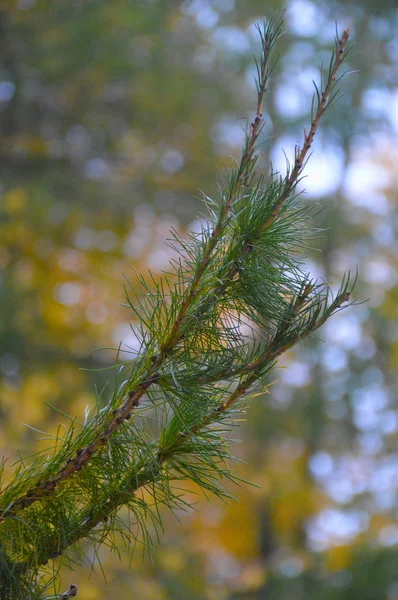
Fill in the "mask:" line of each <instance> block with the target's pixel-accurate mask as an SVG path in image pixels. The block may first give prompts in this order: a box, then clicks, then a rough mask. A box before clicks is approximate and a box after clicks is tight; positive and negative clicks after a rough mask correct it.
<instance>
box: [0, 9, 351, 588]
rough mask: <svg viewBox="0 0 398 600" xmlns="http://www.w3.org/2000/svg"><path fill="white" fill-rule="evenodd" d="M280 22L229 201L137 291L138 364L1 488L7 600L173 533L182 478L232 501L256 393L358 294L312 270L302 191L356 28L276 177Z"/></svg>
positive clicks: (271, 29) (265, 40) (216, 204)
mask: <svg viewBox="0 0 398 600" xmlns="http://www.w3.org/2000/svg"><path fill="white" fill-rule="evenodd" d="M281 28H282V23H281V22H276V20H275V19H271V21H270V22H268V23H264V25H263V26H262V27H259V28H258V29H259V34H260V38H261V45H262V53H261V58H260V61H259V62H258V63H256V64H257V104H256V113H255V116H254V119H253V120H252V122H251V123H248V124H247V128H246V133H245V141H244V146H243V149H242V153H241V158H240V160H239V161H238V162H237V163H236V167H235V168H234V169H233V170H232V172H231V173H230V174H229V175H228V176H227V177H226V178H225V181H224V182H223V183H222V185H221V187H220V192H221V193H220V198H219V200H218V201H215V200H213V199H211V198H208V197H207V196H204V197H203V202H204V205H205V207H206V210H207V213H206V217H205V218H204V219H203V220H202V229H201V231H200V233H191V234H190V235H188V236H186V237H184V236H180V235H179V234H177V233H175V232H173V233H172V239H171V240H170V241H169V243H170V245H171V246H172V248H173V249H174V250H175V256H176V258H175V259H174V260H173V261H172V262H171V265H170V271H169V272H168V273H166V274H165V275H164V277H163V279H162V280H161V281H157V280H155V279H154V278H152V277H149V278H148V276H147V277H145V278H144V277H142V276H137V281H138V289H135V290H133V289H132V288H130V287H129V288H128V289H126V298H127V304H128V306H129V307H130V308H131V310H132V312H133V314H134V320H138V322H139V325H138V328H137V331H136V333H137V335H138V336H139V339H140V344H141V347H140V351H139V353H138V355H137V356H136V357H135V358H134V359H133V360H131V361H129V362H128V363H124V364H118V368H117V373H118V376H117V378H116V385H115V389H114V393H113V395H112V397H111V398H110V399H109V401H108V403H107V404H106V406H104V407H101V406H100V405H98V406H97V407H95V408H94V409H92V410H90V411H87V413H86V415H85V418H84V420H83V421H81V422H80V421H78V420H77V419H71V421H70V427H69V429H68V430H67V432H66V433H65V431H64V429H61V428H60V429H59V431H58V434H57V435H56V436H48V438H47V439H48V441H49V449H48V450H47V451H46V452H45V453H41V454H40V455H38V456H36V457H34V458H31V459H30V461H28V462H25V461H23V460H21V462H20V464H19V465H18V466H17V467H16V469H15V472H14V473H13V479H12V481H11V483H9V484H8V485H5V486H4V487H3V489H2V492H1V495H0V598H1V599H10V600H11V599H12V600H14V599H15V600H20V599H26V598H43V597H44V596H43V594H44V593H45V588H46V587H47V586H48V581H49V579H48V577H47V579H46V581H47V584H46V585H45V584H44V581H45V579H41V578H42V577H45V576H48V569H49V568H54V567H53V564H54V563H53V559H55V558H57V557H59V556H60V555H62V556H65V555H66V557H67V559H68V560H71V561H72V556H73V560H77V557H78V555H79V553H78V552H77V553H76V549H78V548H79V547H80V546H79V544H80V543H81V542H82V541H83V540H86V539H90V540H91V541H93V542H94V543H96V544H98V543H106V544H108V545H109V546H110V547H111V548H113V549H115V550H117V547H118V545H119V544H120V541H121V540H124V541H126V543H128V544H131V542H132V541H139V542H140V543H143V544H144V545H148V544H149V543H150V538H149V528H148V519H149V520H151V521H152V523H153V524H154V527H155V530H156V531H157V530H159V529H161V528H162V522H161V517H160V513H159V510H158V509H159V506H160V505H162V504H165V505H167V506H168V507H169V508H170V509H172V510H175V509H177V508H181V507H184V495H183V493H182V492H181V489H180V487H179V486H180V484H179V482H183V481H185V480H187V479H190V480H192V481H194V482H195V483H196V484H197V485H198V486H200V487H201V488H202V489H203V490H204V491H205V492H212V493H214V494H216V495H217V496H220V497H224V498H229V497H231V493H230V492H229V491H228V490H227V489H225V488H224V487H223V480H226V479H229V480H236V477H235V476H234V474H233V472H232V470H231V466H230V465H231V464H232V463H231V458H233V457H232V456H231V450H230V448H229V443H228V432H230V431H231V427H232V426H233V425H234V424H237V423H238V422H239V421H240V420H242V413H243V411H244V408H245V406H246V403H247V401H248V399H249V398H250V395H251V394H252V392H253V391H254V390H256V391H258V390H259V389H260V390H261V389H262V390H263V391H265V390H266V386H265V383H264V378H265V377H266V376H267V375H268V373H269V372H270V371H271V370H272V368H273V367H274V366H275V364H276V361H277V359H278V357H279V356H280V355H281V354H282V353H283V352H285V351H286V350H288V349H289V348H291V347H292V346H293V345H294V344H296V343H297V342H301V341H302V340H304V339H305V338H306V337H308V336H309V335H311V334H312V333H314V332H315V331H316V330H317V329H318V328H319V327H320V326H321V325H323V323H325V321H326V320H327V319H328V318H329V317H330V316H331V315H332V314H334V313H335V312H337V311H339V310H340V309H341V308H342V306H343V304H345V303H347V302H348V301H349V300H350V294H351V290H352V283H351V281H350V277H349V275H348V276H347V277H345V278H344V280H343V282H342V284H341V287H340V289H339V291H338V292H337V294H335V296H333V295H332V293H331V291H330V289H329V287H328V286H327V285H326V284H325V283H324V282H319V281H313V280H312V279H310V278H309V276H308V274H307V273H306V272H305V270H304V268H303V266H302V264H301V262H300V258H299V251H301V250H302V249H303V248H304V247H305V245H306V244H307V243H308V239H309V238H311V236H313V234H314V229H313V228H312V227H311V225H310V222H309V218H310V216H311V215H310V213H311V209H309V208H308V207H307V206H303V205H301V204H300V198H299V196H300V193H299V191H298V188H297V186H298V184H299V182H300V179H301V174H302V171H303V168H304V166H305V162H306V160H307V159H308V153H309V150H310V147H311V144H312V142H313V140H314V136H315V134H316V132H317V129H318V126H319V122H320V119H321V118H322V115H323V114H324V112H325V110H326V109H327V108H328V107H329V106H330V105H331V103H332V102H333V101H334V100H335V99H336V97H337V96H338V94H339V91H338V89H337V84H338V81H339V77H338V76H337V73H338V71H339V69H340V67H341V65H342V64H343V62H344V61H345V60H346V58H347V48H346V45H347V39H348V35H349V32H348V30H347V31H344V32H343V34H342V36H341V38H340V39H339V38H336V48H335V52H334V53H333V55H332V58H331V61H330V67H329V70H328V73H327V76H326V81H325V82H324V84H323V85H322V89H320V90H319V89H318V88H316V91H315V96H314V102H313V106H312V115H311V123H310V126H309V130H308V133H307V131H306V130H304V139H303V142H302V145H299V146H297V147H296V149H295V161H294V164H292V165H287V171H286V173H285V174H283V175H281V174H280V173H276V172H274V171H272V169H271V172H270V173H269V174H267V175H265V174H264V173H262V172H261V170H260V169H259V166H258V153H257V145H258V138H259V136H260V134H261V131H262V127H263V114H262V112H263V108H262V106H263V98H264V94H265V92H266V89H267V83H268V80H269V77H270V73H271V71H272V67H273V65H272V64H271V62H270V61H271V60H272V53H273V50H274V46H275V43H276V41H277V39H278V37H279V36H280V35H281ZM136 298H139V301H138V302H137V301H136ZM61 432H62V433H61ZM122 507H125V509H126V510H127V511H128V513H129V517H128V518H126V512H123V513H121V511H120V509H121V508H122ZM122 517H123V518H122ZM152 529H153V528H152ZM71 548H73V549H74V550H75V552H74V554H73V555H72V554H71ZM55 577H56V573H55V574H54V577H53V580H54V579H55ZM50 579H51V578H50ZM47 589H48V587H47Z"/></svg>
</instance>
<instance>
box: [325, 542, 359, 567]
mask: <svg viewBox="0 0 398 600" xmlns="http://www.w3.org/2000/svg"><path fill="white" fill-rule="evenodd" d="M352 552H353V547H352V546H347V545H341V546H333V547H331V548H329V550H328V551H327V552H326V555H325V560H326V566H327V568H328V570H329V571H341V570H342V569H346V568H347V567H348V566H349V564H350V561H351V556H352Z"/></svg>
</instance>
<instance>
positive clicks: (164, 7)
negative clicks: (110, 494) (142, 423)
mask: <svg viewBox="0 0 398 600" xmlns="http://www.w3.org/2000/svg"><path fill="white" fill-rule="evenodd" d="M283 9H285V10H286V15H285V28H286V30H287V32H286V34H285V35H284V36H283V38H282V39H281V40H280V42H279V48H278V50H279V54H280V58H279V67H278V69H277V70H276V72H275V74H274V77H273V78H272V80H271V84H270V86H269V90H268V92H267V96H266V102H265V120H266V127H265V130H264V134H263V142H264V143H263V145H262V152H263V155H264V163H265V165H267V164H269V162H270V161H272V162H273V164H274V166H275V167H276V168H280V169H281V170H282V172H283V171H284V164H285V157H284V155H283V152H282V149H284V150H285V151H286V153H287V155H288V156H290V157H291V155H292V151H293V149H294V144H295V143H296V142H297V141H298V140H299V139H301V137H302V127H303V125H304V124H306V123H307V121H308V114H309V109H310V105H311V95H312V92H313V86H312V80H313V79H314V80H315V81H319V78H320V72H319V66H320V64H321V63H322V62H327V61H328V57H329V55H330V49H331V45H332V42H333V36H334V32H335V22H337V23H338V25H339V27H340V28H343V27H346V26H350V27H351V31H352V37H353V39H355V41H356V46H357V50H358V52H359V54H358V55H357V56H355V58H353V59H352V60H351V62H350V64H349V67H350V68H353V69H359V70H360V72H359V73H357V74H355V75H353V76H352V77H351V78H350V79H348V80H346V81H345V85H346V87H347V88H348V93H347V95H346V96H345V97H344V98H343V99H342V100H341V101H340V103H339V104H338V105H335V106H334V107H333V110H331V111H330V112H328V114H327V115H326V118H325V120H324V122H323V124H322V126H321V130H320V134H319V137H318V139H317V141H316V144H315V145H314V151H315V153H314V155H313V156H312V158H311V160H310V163H309V165H308V167H307V170H306V175H308V178H307V179H306V180H304V182H303V186H304V187H305V188H306V191H307V194H306V196H305V199H304V201H305V202H316V203H318V204H319V208H321V209H323V210H322V211H321V213H320V214H318V215H317V217H316V222H317V224H319V225H320V226H321V227H323V228H324V229H325V231H324V232H323V236H322V238H321V239H319V240H317V242H316V248H315V249H314V250H313V251H310V252H309V253H308V257H307V259H306V261H307V264H308V270H309V271H310V272H311V273H312V274H313V275H315V276H320V277H323V278H325V279H326V280H327V281H330V282H333V281H336V282H338V281H339V280H340V279H341V275H342V273H343V272H344V271H346V270H347V269H353V270H355V268H356V266H357V265H358V267H359V281H358V284H357V288H356V296H357V297H358V298H359V299H366V298H369V301H368V302H367V303H365V304H362V305H360V306H357V307H353V308H350V309H349V310H347V311H344V312H343V313H341V314H339V315H337V316H335V317H333V319H331V321H330V322H328V323H327V324H326V326H325V327H324V328H323V329H322V330H321V332H320V333H319V336H318V339H316V338H314V339H312V340H307V341H306V342H305V343H304V344H303V346H302V347H300V348H295V349H294V350H293V351H290V352H289V353H287V355H286V358H284V359H283V360H282V361H281V362H280V368H279V369H277V370H276V371H275V373H276V375H275V379H277V381H275V383H274V385H272V387H271V390H270V391H271V394H267V395H263V396H258V397H257V398H255V400H254V401H253V402H252V404H251V407H250V410H249V411H248V414H247V422H246V423H245V425H244V427H243V428H242V430H241V431H240V432H239V437H241V438H242V443H241V444H240V445H236V447H235V452H236V453H237V454H238V456H239V457H240V458H241V459H242V461H244V462H242V463H241V464H240V465H239V466H237V467H235V469H236V472H237V474H239V475H240V476H242V477H243V478H246V479H249V480H250V481H252V482H253V483H254V484H255V485H256V486H258V487H254V486H253V487H251V486H248V485H243V487H242V488H240V489H236V490H235V493H236V495H237V496H238V498H239V502H238V503H232V504H230V505H226V504H223V503H222V502H221V501H216V500H214V499H211V498H210V499H209V500H207V499H206V498H204V497H203V496H201V495H198V491H197V490H196V489H195V487H194V486H193V485H192V484H187V486H186V488H187V492H186V497H187V501H188V503H189V504H191V505H192V509H191V510H189V511H187V512H186V513H181V514H179V515H178V517H179V519H180V522H178V520H177V519H176V518H175V517H174V516H173V515H172V514H170V513H167V512H166V511H165V512H164V515H163V516H164V519H165V534H164V535H163V536H162V537H161V539H160V543H159V544H155V547H154V549H153V551H152V555H151V556H149V555H148V553H144V554H143V548H140V547H137V548H136V549H135V553H134V554H133V558H132V560H131V561H129V559H128V555H127V553H126V554H125V556H123V557H122V560H121V561H120V560H119V557H118V556H117V555H116V554H110V553H109V552H108V551H107V549H106V547H102V548H101V549H100V550H99V551H98V554H97V553H96V552H95V551H94V550H93V549H92V548H89V547H88V548H87V556H86V560H85V564H84V566H83V567H81V568H79V569H77V571H76V572H75V573H73V574H70V573H69V572H68V571H64V572H63V575H62V580H63V582H64V584H65V585H64V586H63V587H64V588H65V589H66V588H67V587H68V586H69V584H70V583H71V581H72V580H73V582H74V583H77V584H78V585H79V588H80V592H79V595H81V597H82V598H83V597H84V598H85V599H87V600H94V599H97V598H102V597H104V595H107V596H108V595H109V596H111V595H112V594H114V595H115V597H120V598H133V599H134V598H137V599H138V598H140V599H142V600H149V599H153V598H157V599H159V600H169V599H170V600H171V599H173V600H174V599H175V600H180V599H183V598H190V599H192V600H207V599H208V600H212V599H216V598H217V599H222V600H246V599H251V598H256V599H257V598H258V599H259V600H260V599H262V598H264V599H267V600H274V599H275V600H276V599H277V598H278V599H283V600H289V599H292V600H293V599H294V600H304V599H305V600H307V599H308V598H311V600H328V599H331V598H343V599H345V600H354V599H355V600H357V599H358V598H361V600H375V599H376V598H377V599H379V598H381V599H384V598H385V599H386V600H396V599H397V598H398V570H397V564H398V551H397V544H398V526H397V524H396V522H397V516H398V508H397V507H398V502H397V495H398V453H397V438H398V407H397V404H396V390H397V380H396V375H395V373H396V371H397V366H398V327H397V318H398V309H397V306H398V286H397V270H398V264H397V263H398V261H397V256H398V252H397V243H396V241H395V239H394V232H395V231H396V225H397V208H396V207H397V170H396V162H397V159H398V156H397V155H398V150H397V148H398V146H397V137H398V75H397V74H398V69H397V62H398V37H397V33H398V12H397V10H396V9H395V8H394V2H392V1H389V0H377V1H376V0H375V1H372V0H365V1H359V0H358V1H357V2H351V3H338V2H334V1H333V2H326V1H317V2H310V1H309V0H291V1H290V2H285V3H283V2H278V1H273V2H267V3H266V5H265V4H264V2H260V1H257V0H245V1H244V2H243V1H235V2H234V0H214V1H211V0H185V1H184V2H181V1H174V0H168V1H166V0H146V1H144V0H141V1H134V2H132V1H131V2H129V1H124V2H122V1H119V0H115V1H113V2H104V1H100V0H91V1H90V0H87V1H85V0H81V1H79V0H75V1H73V2H66V1H61V2H57V3H53V2H48V1H40V0H38V1H36V2H35V1H34V0H19V2H14V1H4V0H3V1H2V2H0V194H1V199H0V201H1V208H0V210H1V223H0V265H1V271H2V273H1V280H0V285H1V287H0V307H1V308H0V309H1V315H2V316H1V323H0V372H1V381H0V417H1V428H0V447H1V454H2V455H3V456H4V457H6V458H7V459H8V461H9V463H10V464H12V462H13V461H14V460H15V459H16V458H17V457H18V452H17V449H18V451H20V452H21V453H22V454H23V455H27V454H30V453H32V452H34V451H35V449H37V448H42V447H43V446H42V444H41V442H40V441H38V439H39V437H40V435H39V434H38V433H37V432H35V431H33V430H31V429H29V428H26V427H24V426H23V423H27V424H29V425H30V426H33V427H35V428H37V429H40V430H43V431H47V430H49V429H51V430H53V429H54V428H55V427H56V425H57V424H58V422H59V420H60V417H59V415H58V414H57V413H56V412H55V411H54V410H53V409H52V408H51V407H50V406H49V404H52V405H55V406H57V407H58V408H59V409H61V410H65V412H67V413H68V414H72V415H76V416H82V415H83V414H84V411H85V408H86V406H87V405H88V404H89V405H93V403H94V402H95V397H96V393H98V392H99V391H101V390H103V392H102V393H103V397H104V399H106V395H107V393H110V390H111V389H112V380H113V377H114V375H113V372H112V371H108V370H103V371H100V372H95V371H92V369H94V370H95V369H104V368H105V367H109V366H111V365H112V364H114V361H115V353H114V351H112V350H108V349H105V350H99V351H97V352H94V353H92V352H91V351H92V350H93V349H94V348H99V347H100V348H117V346H118V344H119V342H121V341H122V342H123V343H124V344H125V346H124V347H125V349H127V348H132V349H134V348H135V349H137V343H138V342H137V339H136V337H135V336H134V331H133V330H132V329H131V327H130V324H131V322H130V321H129V319H130V314H129V312H128V311H127V309H126V308H123V307H122V301H123V284H124V283H125V276H126V277H128V278H129V279H131V280H132V281H133V282H134V277H135V275H134V269H137V270H138V271H141V272H142V271H146V270H147V269H151V271H152V272H153V273H154V274H155V276H156V277H161V272H162V270H163V269H166V268H167V265H168V261H169V259H170V257H171V254H170V250H169V249H168V247H167V246H165V245H164V241H165V240H166V238H167V237H168V236H169V230H170V227H174V228H176V229H177V230H179V231H181V232H184V231H186V230H189V229H192V228H193V229H197V230H199V227H200V223H199V221H198V220H197V214H198V212H199V211H200V210H201V206H200V201H199V200H197V199H196V198H195V196H198V197H199V196H200V193H199V192H198V190H199V189H201V190H203V191H205V193H206V194H208V195H209V196H212V197H214V198H217V186H216V183H215V182H216V180H217V167H219V168H220V169H223V168H224V167H225V166H227V167H228V165H231V164H232V163H231V160H232V159H231V156H235V157H237V156H239V152H240V146H241V143H242V139H243V132H242V124H243V123H244V120H243V121H242V118H243V119H245V117H246V115H247V114H248V113H249V114H250V110H252V109H253V99H254V97H255V89H254V63H253V58H252V56H253V54H254V53H256V51H257V50H258V37H257V35H256V31H255V28H254V23H255V22H258V21H261V20H262V18H263V16H271V15H272V14H273V12H274V11H275V10H278V11H282V10H283ZM132 324H133V325H134V323H132ZM82 369H83V370H82ZM84 369H88V370H84ZM108 381H109V382H110V383H109V384H108V387H106V382H108ZM104 386H105V387H104ZM96 390H97V391H96ZM121 552H122V554H124V551H123V550H121ZM99 559H100V561H101V563H102V565H103V567H104V570H105V572H106V578H107V579H106V581H105V580H104V577H103V573H102V571H101V568H100V565H99ZM93 567H94V570H93ZM90 573H91V578H90V579H89V575H90Z"/></svg>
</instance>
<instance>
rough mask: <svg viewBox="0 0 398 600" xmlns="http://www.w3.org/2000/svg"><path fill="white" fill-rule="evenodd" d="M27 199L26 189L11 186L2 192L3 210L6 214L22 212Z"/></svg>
mask: <svg viewBox="0 0 398 600" xmlns="http://www.w3.org/2000/svg"><path fill="white" fill-rule="evenodd" d="M27 201H28V194H27V191H26V190H25V189H23V188H20V187H18V188H12V189H11V190H9V191H8V192H7V193H6V194H4V203H3V210H4V211H5V212H6V213H8V214H16V213H19V212H22V211H23V209H24V208H25V206H26V203H27Z"/></svg>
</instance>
